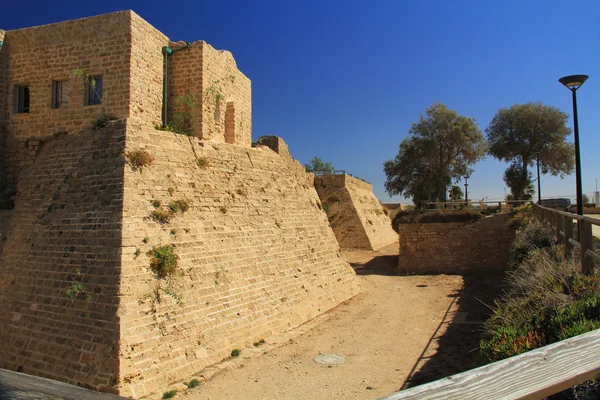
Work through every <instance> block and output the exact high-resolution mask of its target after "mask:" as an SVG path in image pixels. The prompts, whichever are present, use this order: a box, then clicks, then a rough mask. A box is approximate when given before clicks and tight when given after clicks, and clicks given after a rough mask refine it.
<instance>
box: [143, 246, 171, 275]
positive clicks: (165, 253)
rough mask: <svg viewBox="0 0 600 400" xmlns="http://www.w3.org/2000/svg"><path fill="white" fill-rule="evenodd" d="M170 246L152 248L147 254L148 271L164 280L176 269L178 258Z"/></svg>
mask: <svg viewBox="0 0 600 400" xmlns="http://www.w3.org/2000/svg"><path fill="white" fill-rule="evenodd" d="M173 250H174V247H173V246H172V245H165V246H159V247H153V248H152V250H150V251H149V252H148V253H147V254H148V256H149V257H150V269H151V270H152V271H153V272H154V273H155V274H156V275H157V276H158V277H159V278H166V277H168V276H170V275H172V274H173V273H174V272H175V270H176V269H177V265H178V263H177V260H178V259H179V257H178V256H177V254H175V253H174V251H173Z"/></svg>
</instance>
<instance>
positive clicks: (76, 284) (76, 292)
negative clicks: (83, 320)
mask: <svg viewBox="0 0 600 400" xmlns="http://www.w3.org/2000/svg"><path fill="white" fill-rule="evenodd" d="M81 278H82V274H81V269H80V268H77V269H76V270H75V278H74V279H73V281H72V282H71V284H70V285H69V287H68V288H67V290H65V294H66V295H67V297H68V298H70V299H71V300H72V301H75V300H77V299H78V298H79V296H80V295H83V296H84V297H85V300H86V301H88V302H90V301H92V300H93V299H94V297H93V295H92V294H91V293H90V292H88V290H87V288H86V287H85V285H84V284H83V283H82V282H81Z"/></svg>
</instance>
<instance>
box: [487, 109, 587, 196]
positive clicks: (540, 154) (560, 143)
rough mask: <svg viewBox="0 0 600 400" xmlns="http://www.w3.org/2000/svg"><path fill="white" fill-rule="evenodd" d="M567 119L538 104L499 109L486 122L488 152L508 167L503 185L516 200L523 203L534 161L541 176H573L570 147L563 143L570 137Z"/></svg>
mask: <svg viewBox="0 0 600 400" xmlns="http://www.w3.org/2000/svg"><path fill="white" fill-rule="evenodd" d="M567 118H568V116H567V114H565V113H564V112H562V111H560V110H559V109H557V108H554V107H551V106H545V105H543V104H541V103H539V102H538V103H526V104H515V105H513V106H512V107H510V108H501V109H499V110H498V112H497V113H496V115H495V116H494V118H493V119H492V122H490V125H489V126H488V127H487V129H486V133H487V139H488V144H489V148H490V150H489V152H490V154H491V155H492V156H493V157H495V158H497V159H498V160H500V161H506V162H510V163H511V166H510V167H509V169H510V170H511V171H510V172H509V171H508V170H507V172H506V173H505V182H506V183H507V185H509V187H510V188H511V191H512V193H513V195H514V196H515V199H516V200H523V199H524V194H525V189H526V188H527V186H528V182H531V174H530V172H529V170H528V167H530V166H533V165H534V163H535V162H536V160H539V163H540V169H541V172H542V174H548V173H549V174H551V175H554V176H557V175H559V176H560V177H561V178H562V177H564V175H566V174H570V173H571V172H573V166H574V164H575V159H574V154H575V152H574V150H573V144H572V143H569V142H567V141H566V139H567V136H568V135H569V134H570V133H571V130H570V129H569V128H567V126H566V125H565V124H566V121H567ZM507 173H508V175H509V181H510V184H509V181H507V179H506V176H507ZM515 174H516V175H515ZM511 185H512V186H511ZM513 189H514V190H513Z"/></svg>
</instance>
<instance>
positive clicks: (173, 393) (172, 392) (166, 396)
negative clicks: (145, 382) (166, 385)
mask: <svg viewBox="0 0 600 400" xmlns="http://www.w3.org/2000/svg"><path fill="white" fill-rule="evenodd" d="M176 395H177V390H175V389H173V390H169V391H168V392H164V393H163V395H162V398H163V399H172V398H173V397H175V396H176Z"/></svg>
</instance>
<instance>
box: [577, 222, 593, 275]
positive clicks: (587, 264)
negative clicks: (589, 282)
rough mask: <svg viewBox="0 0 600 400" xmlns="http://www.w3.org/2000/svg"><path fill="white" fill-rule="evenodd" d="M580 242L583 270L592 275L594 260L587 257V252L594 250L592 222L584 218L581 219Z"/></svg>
mask: <svg viewBox="0 0 600 400" xmlns="http://www.w3.org/2000/svg"><path fill="white" fill-rule="evenodd" d="M578 239H579V244H580V245H581V272H583V273H584V274H586V275H591V274H592V271H593V269H594V260H592V258H591V257H587V256H586V255H585V252H586V251H588V250H590V251H592V224H591V223H589V222H588V221H586V220H584V219H582V220H580V221H579V238H578Z"/></svg>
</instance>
